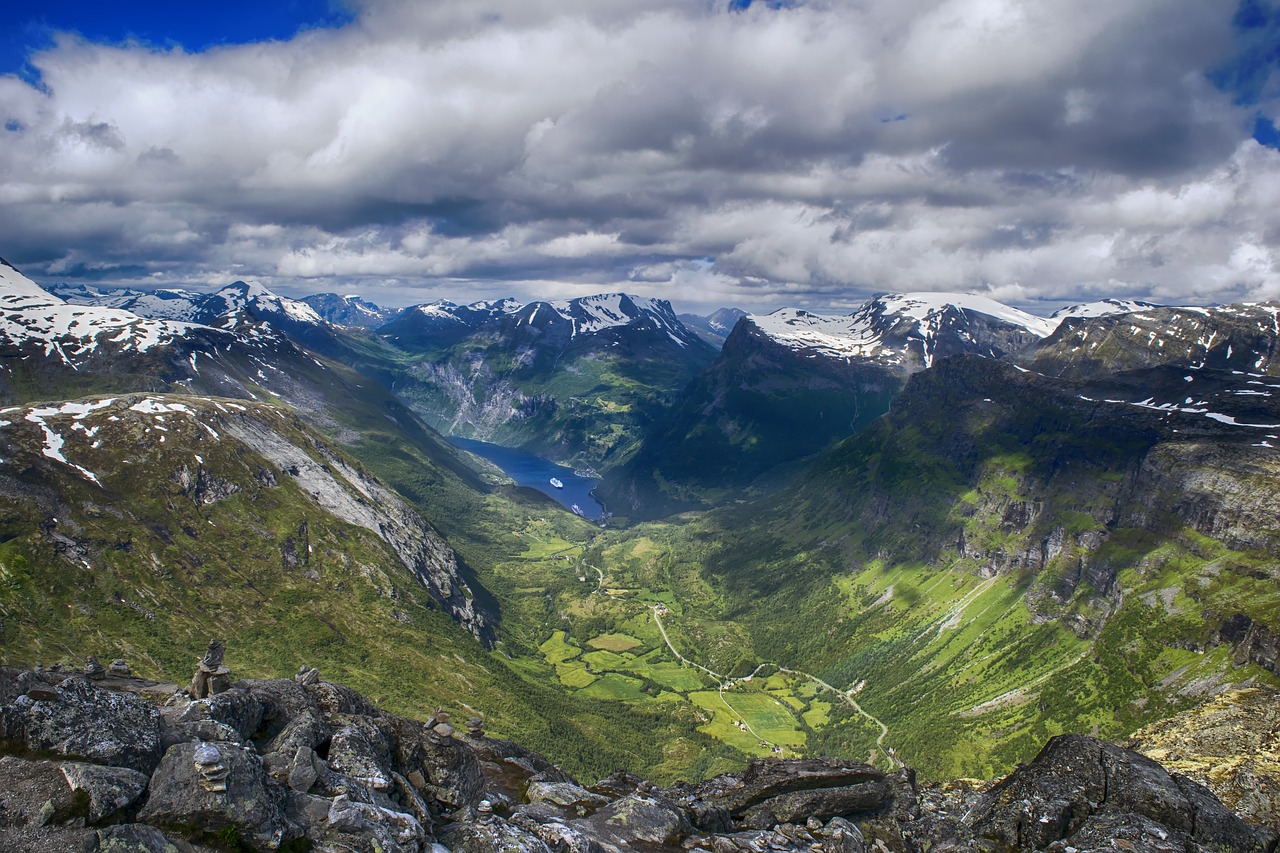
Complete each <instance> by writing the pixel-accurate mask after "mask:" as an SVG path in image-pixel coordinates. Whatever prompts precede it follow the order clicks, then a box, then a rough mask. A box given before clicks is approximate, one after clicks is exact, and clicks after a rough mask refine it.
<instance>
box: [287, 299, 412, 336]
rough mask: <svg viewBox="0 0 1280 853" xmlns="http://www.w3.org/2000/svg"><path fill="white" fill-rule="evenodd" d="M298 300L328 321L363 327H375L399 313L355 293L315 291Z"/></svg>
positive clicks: (335, 323)
mask: <svg viewBox="0 0 1280 853" xmlns="http://www.w3.org/2000/svg"><path fill="white" fill-rule="evenodd" d="M299 301H301V302H304V303H306V304H307V305H308V306H309V307H310V308H311V310H313V311H315V312H316V313H317V314H318V315H320V317H322V318H323V319H324V320H325V321H326V322H328V323H333V324H334V325H338V326H356V327H359V328H363V329H376V328H378V327H379V326H382V325H384V324H385V323H387V322H388V321H389V320H391V319H392V318H393V317H395V316H396V315H397V314H399V313H400V311H399V309H396V308H383V307H382V306H380V305H376V304H374V303H373V302H370V301H369V300H368V299H364V298H362V297H360V296H356V295H355V294H346V295H344V296H339V295H338V294H336V293H316V294H312V295H311V296H304V297H303V298H302V299H301V300H299Z"/></svg>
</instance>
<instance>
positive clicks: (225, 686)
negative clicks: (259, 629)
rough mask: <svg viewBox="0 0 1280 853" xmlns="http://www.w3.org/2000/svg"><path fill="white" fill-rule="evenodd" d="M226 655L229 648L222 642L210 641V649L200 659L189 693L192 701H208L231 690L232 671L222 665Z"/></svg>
mask: <svg viewBox="0 0 1280 853" xmlns="http://www.w3.org/2000/svg"><path fill="white" fill-rule="evenodd" d="M226 653H227V647H226V646H225V645H223V643H222V641H221V640H218V639H213V640H210V641H209V648H208V649H207V650H206V651H205V653H204V657H203V658H201V659H200V664H199V665H198V666H197V667H196V673H195V675H194V676H192V678H191V687H190V689H189V690H188V691H187V692H188V693H190V694H191V698H192V699H208V698H209V697H210V696H216V695H218V694H219V693H223V692H225V691H227V690H230V689H231V670H229V669H227V668H226V667H225V666H223V665H222V659H223V657H224V656H225V655H226Z"/></svg>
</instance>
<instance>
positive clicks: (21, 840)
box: [0, 755, 89, 853]
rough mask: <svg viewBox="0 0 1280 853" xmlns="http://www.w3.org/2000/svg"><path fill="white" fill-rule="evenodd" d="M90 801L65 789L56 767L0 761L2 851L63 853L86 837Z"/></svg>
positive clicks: (12, 759)
mask: <svg viewBox="0 0 1280 853" xmlns="http://www.w3.org/2000/svg"><path fill="white" fill-rule="evenodd" d="M88 799H89V798H88V797H87V796H86V795H85V794H76V793H75V792H73V791H72V790H71V788H70V787H68V785H67V780H66V778H65V777H63V775H62V772H61V771H60V770H59V769H58V765H57V764H55V763H53V762H50V761H28V760H26V759H23V758H18V757H16V756H12V755H6V756H0V850H4V851H9V850H12V851H19V850H20V851H22V853H64V852H65V851H67V850H78V849H80V845H81V843H82V841H83V839H84V837H85V836H86V835H88V834H89V833H88V832H87V831H86V830H85V828H84V818H85V816H86V815H87V813H88Z"/></svg>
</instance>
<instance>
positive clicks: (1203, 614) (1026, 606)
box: [673, 356, 1280, 773]
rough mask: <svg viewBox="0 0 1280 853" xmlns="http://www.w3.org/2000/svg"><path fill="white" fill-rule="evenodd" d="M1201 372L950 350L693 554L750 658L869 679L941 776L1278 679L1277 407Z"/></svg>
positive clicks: (877, 707)
mask: <svg viewBox="0 0 1280 853" xmlns="http://www.w3.org/2000/svg"><path fill="white" fill-rule="evenodd" d="M1160 370H1163V371H1168V369H1166V368H1162V369H1157V371H1160ZM1193 379H1194V380H1195V381H1194V382H1192V383H1187V382H1184V381H1183V379H1182V375H1181V374H1179V375H1178V379H1177V381H1178V382H1180V383H1182V384H1183V385H1184V386H1187V385H1193V386H1195V387H1196V388H1197V390H1196V391H1192V392H1189V393H1191V394H1192V396H1193V397H1195V398H1196V399H1194V400H1193V401H1192V403H1191V404H1183V401H1182V400H1181V399H1179V400H1177V401H1175V402H1170V403H1162V402H1161V401H1159V400H1158V399H1157V400H1151V399H1143V398H1139V397H1137V394H1139V393H1145V392H1143V390H1142V389H1150V388H1152V387H1156V386H1159V385H1161V384H1167V383H1168V377H1167V376H1166V377H1163V378H1161V377H1157V378H1152V377H1150V376H1148V375H1147V374H1146V373H1137V374H1122V375H1120V376H1118V377H1109V378H1107V379H1102V380H1095V381H1092V382H1068V381H1064V380H1058V379H1054V378H1052V377H1045V376H1042V375H1040V374H1036V373H1033V372H1030V371H1026V370H1025V369H1024V368H1019V367H1017V366H1014V365H1009V364H1005V363H1002V362H998V361H993V360H990V359H984V358H980V357H975V356H962V357H954V358H951V359H946V360H943V361H942V362H941V363H939V364H938V365H935V367H934V368H933V369H931V370H929V371H924V372H921V373H918V374H916V375H915V376H913V377H912V379H911V380H910V381H909V382H908V384H907V386H906V388H905V390H904V391H903V393H902V395H901V396H900V397H899V398H898V399H897V400H896V401H895V402H894V404H893V407H892V409H891V411H890V413H889V414H888V415H887V416H886V417H885V418H883V419H881V420H880V421H877V422H876V424H874V425H873V426H872V427H870V428H868V429H867V430H866V431H864V432H863V433H862V434H861V435H859V436H857V437H855V438H853V439H850V440H847V441H846V442H844V443H843V444H841V445H839V446H838V447H837V448H836V449H835V450H834V451H832V452H831V453H829V454H827V455H825V456H823V457H821V458H820V460H819V461H818V462H817V463H815V464H814V465H813V466H812V467H811V468H810V469H809V470H808V471H807V473H806V474H805V475H803V476H802V477H801V478H800V480H799V481H798V482H797V484H796V485H795V486H793V487H791V488H789V489H787V490H785V491H783V492H782V493H780V494H779V496H778V497H777V498H775V499H772V500H770V501H768V502H764V503H762V504H756V505H752V506H749V507H743V508H741V509H735V510H726V511H723V512H722V513H721V514H720V515H718V516H710V517H709V518H708V519H706V521H705V522H704V523H698V524H696V525H690V527H691V528H693V530H691V531H690V533H689V534H685V535H686V536H689V537H690V538H691V541H692V542H698V541H701V542H707V541H717V539H719V538H720V537H724V539H725V541H732V544H730V545H728V546H726V547H723V548H718V549H713V551H712V553H711V554H709V555H707V554H705V551H704V554H703V556H701V558H700V562H701V563H702V565H703V566H704V568H703V570H702V571H703V572H704V573H705V575H706V576H708V577H710V578H713V579H714V583H715V585H716V588H717V589H718V590H719V591H720V592H721V594H722V595H725V596H727V597H728V601H727V602H726V603H725V605H724V607H723V612H724V613H726V614H727V615H728V616H730V618H731V619H732V620H733V622H734V623H735V624H739V625H742V626H749V627H748V628H747V633H748V635H749V636H750V637H751V638H752V644H753V651H752V652H751V654H752V655H753V656H755V657H756V658H757V659H764V660H773V661H778V662H782V661H787V662H790V663H788V664H786V665H789V666H793V667H795V668H801V669H806V670H808V671H810V672H816V673H818V674H819V675H820V677H822V678H823V679H825V680H826V681H827V682H829V683H831V684H836V685H845V684H849V685H854V686H858V685H861V686H860V687H859V689H860V690H861V693H860V695H859V702H860V703H861V704H862V705H863V706H864V707H865V708H867V709H869V712H870V713H872V714H874V715H875V716H876V717H877V718H879V719H880V720H882V721H883V722H884V723H885V724H886V725H887V726H888V728H889V730H890V731H892V732H895V735H894V739H893V742H894V744H895V746H896V747H897V748H898V750H899V751H900V753H904V754H906V755H908V756H910V757H911V760H913V761H918V762H920V763H921V764H922V765H924V766H927V767H928V769H929V770H930V771H931V772H943V773H957V772H959V773H970V772H974V771H978V772H981V770H982V768H984V767H990V766H991V765H989V764H986V763H985V761H987V760H989V759H990V758H991V757H995V758H996V759H997V761H1013V760H1023V758H1022V756H1025V755H1026V754H1027V753H1028V751H1029V750H1030V748H1031V745H1032V744H1033V743H1035V742H1036V741H1038V740H1042V739H1043V737H1044V736H1045V735H1046V734H1049V733H1052V732H1053V731H1055V730H1056V731H1062V730H1064V729H1065V730H1071V729H1078V728H1079V727H1080V726H1082V725H1084V726H1091V727H1093V728H1092V730H1094V731H1098V732H1102V733H1110V734H1119V733H1123V732H1125V731H1131V730H1132V729H1133V728H1136V727H1137V726H1139V725H1141V724H1142V723H1144V722H1146V721H1147V720H1150V719H1159V718H1161V717H1163V716H1166V715H1168V714H1169V713H1171V712H1173V711H1176V710H1178V709H1179V708H1180V707H1184V706H1185V705H1186V704H1188V703H1190V702H1192V701H1194V697H1197V696H1204V695H1207V694H1211V693H1213V692H1214V691H1216V690H1220V689H1223V688H1224V687H1225V686H1226V685H1228V684H1231V683H1233V682H1239V681H1242V680H1245V679H1248V678H1251V677H1252V678H1260V679H1263V680H1267V681H1272V682H1274V681H1275V680H1276V676H1277V675H1280V672H1277V667H1276V665H1275V657H1274V654H1273V650H1274V647H1275V646H1274V638H1275V636H1277V633H1278V631H1277V629H1278V628H1280V597H1278V596H1277V592H1276V590H1277V576H1276V570H1275V555H1276V554H1277V553H1278V552H1280V551H1278V549H1280V525H1278V524H1277V522H1276V519H1275V516H1274V512H1272V511H1271V510H1270V504H1271V499H1270V497H1269V495H1270V494H1271V492H1272V484H1274V482H1276V478H1277V477H1278V476H1280V457H1277V456H1276V451H1275V448H1274V444H1275V441H1276V440H1275V439H1272V438H1271V436H1272V435H1276V434H1278V433H1277V432H1276V427H1275V425H1276V424H1280V410H1278V409H1277V408H1276V403H1275V402H1274V399H1273V398H1271V397H1269V396H1258V395H1253V394H1250V395H1244V396H1240V395H1238V394H1237V393H1236V392H1238V391H1241V390H1250V389H1252V388H1254V387H1255V386H1251V385H1250V384H1249V383H1250V382H1252V381H1254V380H1253V379H1252V378H1251V377H1249V376H1247V375H1243V376H1236V375H1235V374H1233V373H1231V372H1230V371H1210V370H1207V369H1206V370H1204V371H1200V372H1198V373H1197V374H1196V376H1195V377H1193ZM1198 383H1204V384H1205V386H1207V387H1202V386H1200V385H1199V384H1198ZM1215 383H1217V384H1216V385H1215ZM1208 389H1212V390H1208ZM1185 393H1188V392H1184V394H1185ZM1126 394H1127V395H1129V396H1130V397H1131V398H1134V401H1133V402H1126V401H1125V395H1126ZM747 513H750V516H751V521H750V522H749V521H748V519H747V518H746V515H747ZM730 530H732V531H735V533H734V534H733V539H732V540H730V539H729V536H730V533H729V531H730ZM695 531H696V532H695ZM704 547H705V546H704ZM673 572H675V570H673ZM797 624H809V625H823V626H825V630H824V631H823V632H820V633H812V632H804V633H801V634H797V632H796V630H795V626H796V625H797ZM720 663H721V664H723V665H724V666H728V665H729V664H731V663H732V659H731V658H730V659H729V660H727V661H724V660H722V661H720ZM721 671H725V670H724V669H721ZM926 696H927V697H931V701H929V702H927V703H925V702H921V697H926ZM837 732H838V727H837V728H836V729H832V730H831V732H830V733H828V734H827V735H823V737H824V738H826V737H837V738H838V737H839V736H838V735H837V734H836V733H837ZM855 740H856V739H855ZM825 742H827V743H828V744H829V746H828V748H834V746H831V745H830V742H829V741H825ZM853 742H855V741H850V743H853ZM864 742H865V741H864ZM977 744H981V746H977V747H976V748H975V745H977ZM978 754H985V755H987V756H988V759H978V758H977V755H978Z"/></svg>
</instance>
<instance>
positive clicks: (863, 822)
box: [0, 644, 1278, 853]
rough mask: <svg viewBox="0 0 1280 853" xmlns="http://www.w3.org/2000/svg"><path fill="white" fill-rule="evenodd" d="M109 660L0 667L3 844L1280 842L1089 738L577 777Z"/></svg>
mask: <svg viewBox="0 0 1280 853" xmlns="http://www.w3.org/2000/svg"><path fill="white" fill-rule="evenodd" d="M211 648H213V644H211ZM220 660H221V657H220V654H219V661H220ZM103 669H104V668H103V667H101V665H99V664H97V662H96V661H92V660H91V661H89V662H88V664H87V665H86V668H85V671H84V673H76V674H69V673H65V672H57V671H49V670H42V669H39V668H37V669H35V670H19V669H13V668H3V669H0V753H2V754H3V757H0V769H2V770H3V773H0V845H2V846H4V847H5V849H23V850H29V851H33V853H40V851H55V850H67V849H81V850H88V851H96V850H101V851H109V850H110V851H193V850H194V851H205V850H215V849H226V848H227V847H232V848H235V847H238V848H239V849H250V850H276V849H290V850H302V849H311V850H316V851H335V853H336V851H362V850H378V851H383V852H384V853H392V851H435V853H440V852H441V851H458V853H462V851H465V853H490V851H492V852H493V853H497V851H534V853H541V852H542V851H546V853H551V851H556V852H557V853H559V851H573V853H618V852H619V851H631V850H648V851H655V853H656V851H673V853H674V851H683V850H690V851H702V853H732V851H745V850H753V851H762V850H775V851H821V853H864V851H868V850H875V851H894V853H897V851H902V853H916V851H919V853H924V851H930V850H948V849H950V850H986V851H998V850H1026V851H1031V850H1054V851H1063V853H1069V851H1080V853H1085V852H1086V851H1094V850H1117V849H1120V850H1125V851H1129V853H1135V851H1153V853H1154V851H1206V850H1229V851H1242V853H1243V852H1244V851H1251V853H1252V851H1257V853H1271V851H1274V850H1275V847H1276V843H1277V837H1278V836H1277V833H1276V831H1275V830H1274V829H1268V828H1263V827H1258V826H1251V825H1249V824H1247V823H1245V822H1244V821H1243V820H1241V819H1240V818H1239V817H1237V816H1236V815H1234V814H1232V813H1231V812H1230V811H1228V810H1227V809H1226V808H1225V807H1224V806H1223V805H1222V804H1221V803H1220V802H1218V801H1217V800H1216V799H1215V798H1214V797H1213V795H1212V794H1211V793H1210V792H1209V791H1208V790H1207V789H1205V788H1204V787H1202V786H1200V785H1199V784H1197V783H1196V782H1193V781H1191V780H1190V779H1188V778H1186V777H1182V776H1178V775H1176V774H1173V775H1171V774H1169V773H1168V772H1166V771H1165V770H1164V769H1163V768H1162V767H1161V766H1160V765H1159V764H1157V763H1156V762H1154V761H1152V760H1151V759H1149V758H1146V757H1143V756H1141V755H1138V754H1136V753H1133V752H1129V751H1127V750H1124V749H1122V748H1120V747H1117V746H1114V745H1112V744H1108V743H1105V742H1102V741H1098V740H1096V739H1093V738H1088V737H1081V736H1072V735H1068V736H1061V737H1057V738H1054V739H1053V740H1051V741H1050V742H1049V743H1048V744H1047V745H1046V746H1045V748H1044V749H1043V750H1042V751H1041V753H1040V755H1039V756H1037V757H1036V759H1035V760H1034V761H1032V762H1031V763H1030V764H1028V765H1026V766H1023V767H1019V768H1018V769H1017V770H1016V771H1014V772H1013V773H1012V774H1010V775H1009V776H1008V777H1006V778H1004V779H1002V780H1000V781H998V782H996V783H994V784H992V785H979V784H974V783H954V784H948V785H940V786H939V785H932V786H930V785H922V784H920V783H918V782H917V780H916V778H915V776H914V774H913V773H912V771H910V770H908V769H903V770H900V771H897V772H894V773H884V772H882V771H880V770H877V769H875V768H873V767H870V766H867V765H862V764H858V763H856V762H850V761H846V760H840V759H793V760H757V761H753V762H752V763H751V764H750V765H749V766H747V767H746V768H745V769H743V770H742V771H740V772H738V773H733V774H729V775H724V776H719V777H716V778H714V779H711V780H708V781H707V782H704V783H701V784H696V785H693V784H687V783H677V784H676V785H674V786H672V787H670V788H666V789H660V788H657V787H655V786H653V785H651V784H649V783H647V782H645V781H643V780H641V779H638V778H636V777H634V776H631V775H629V774H627V773H625V772H618V773H615V774H613V775H611V776H609V777H608V778H606V779H603V780H601V781H600V782H598V783H596V784H595V785H591V786H586V785H584V784H582V783H581V782H580V781H579V780H576V779H574V778H572V777H571V776H569V775H568V774H566V773H565V772H563V771H562V770H560V769H559V768H558V767H556V766H555V765H553V764H552V763H550V762H549V761H547V760H546V759H545V758H543V757H542V756H541V755H539V754H537V753H535V752H532V751H530V750H528V749H525V748H523V747H521V746H519V745H518V744H515V743H512V742H510V741H505V740H501V739H498V738H493V737H490V736H488V735H486V734H485V732H484V721H483V720H481V719H479V718H475V719H471V720H468V721H467V722H466V725H465V726H464V727H462V728H461V729H460V728H458V727H455V726H454V724H453V723H452V722H451V721H450V720H449V719H448V717H447V715H445V714H443V713H441V712H438V711H437V712H436V713H434V714H432V715H431V716H430V718H429V719H427V720H425V721H416V720H410V719H407V718H404V717H399V716H395V715H392V714H388V713H385V712H383V711H381V710H379V709H378V708H377V707H375V706H374V705H373V704H372V703H370V702H369V701H368V700H367V699H365V698H364V697H363V696H361V695H359V694H358V693H356V692H355V691H353V690H351V689H349V688H346V687H344V686H342V685H339V684H333V683H330V682H327V681H324V680H322V679H321V678H320V673H319V672H317V671H316V670H313V669H310V668H308V667H305V666H304V667H302V668H300V670H299V672H298V674H297V675H296V676H295V677H294V678H293V679H276V680H266V681H238V682H234V683H233V684H230V686H225V685H224V686H225V687H226V689H223V690H221V692H216V693H214V694H213V695H211V696H209V697H208V698H201V699H195V698H192V696H191V695H190V691H182V690H179V691H173V690H172V687H168V688H166V687H164V686H163V685H157V684H155V683H153V682H147V681H143V680H140V679H135V678H133V677H131V676H129V675H128V674H127V666H125V665H124V664H123V662H122V661H117V662H116V663H115V664H113V666H112V668H111V670H110V671H106V672H104V671H103ZM220 671H221V670H220Z"/></svg>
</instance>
